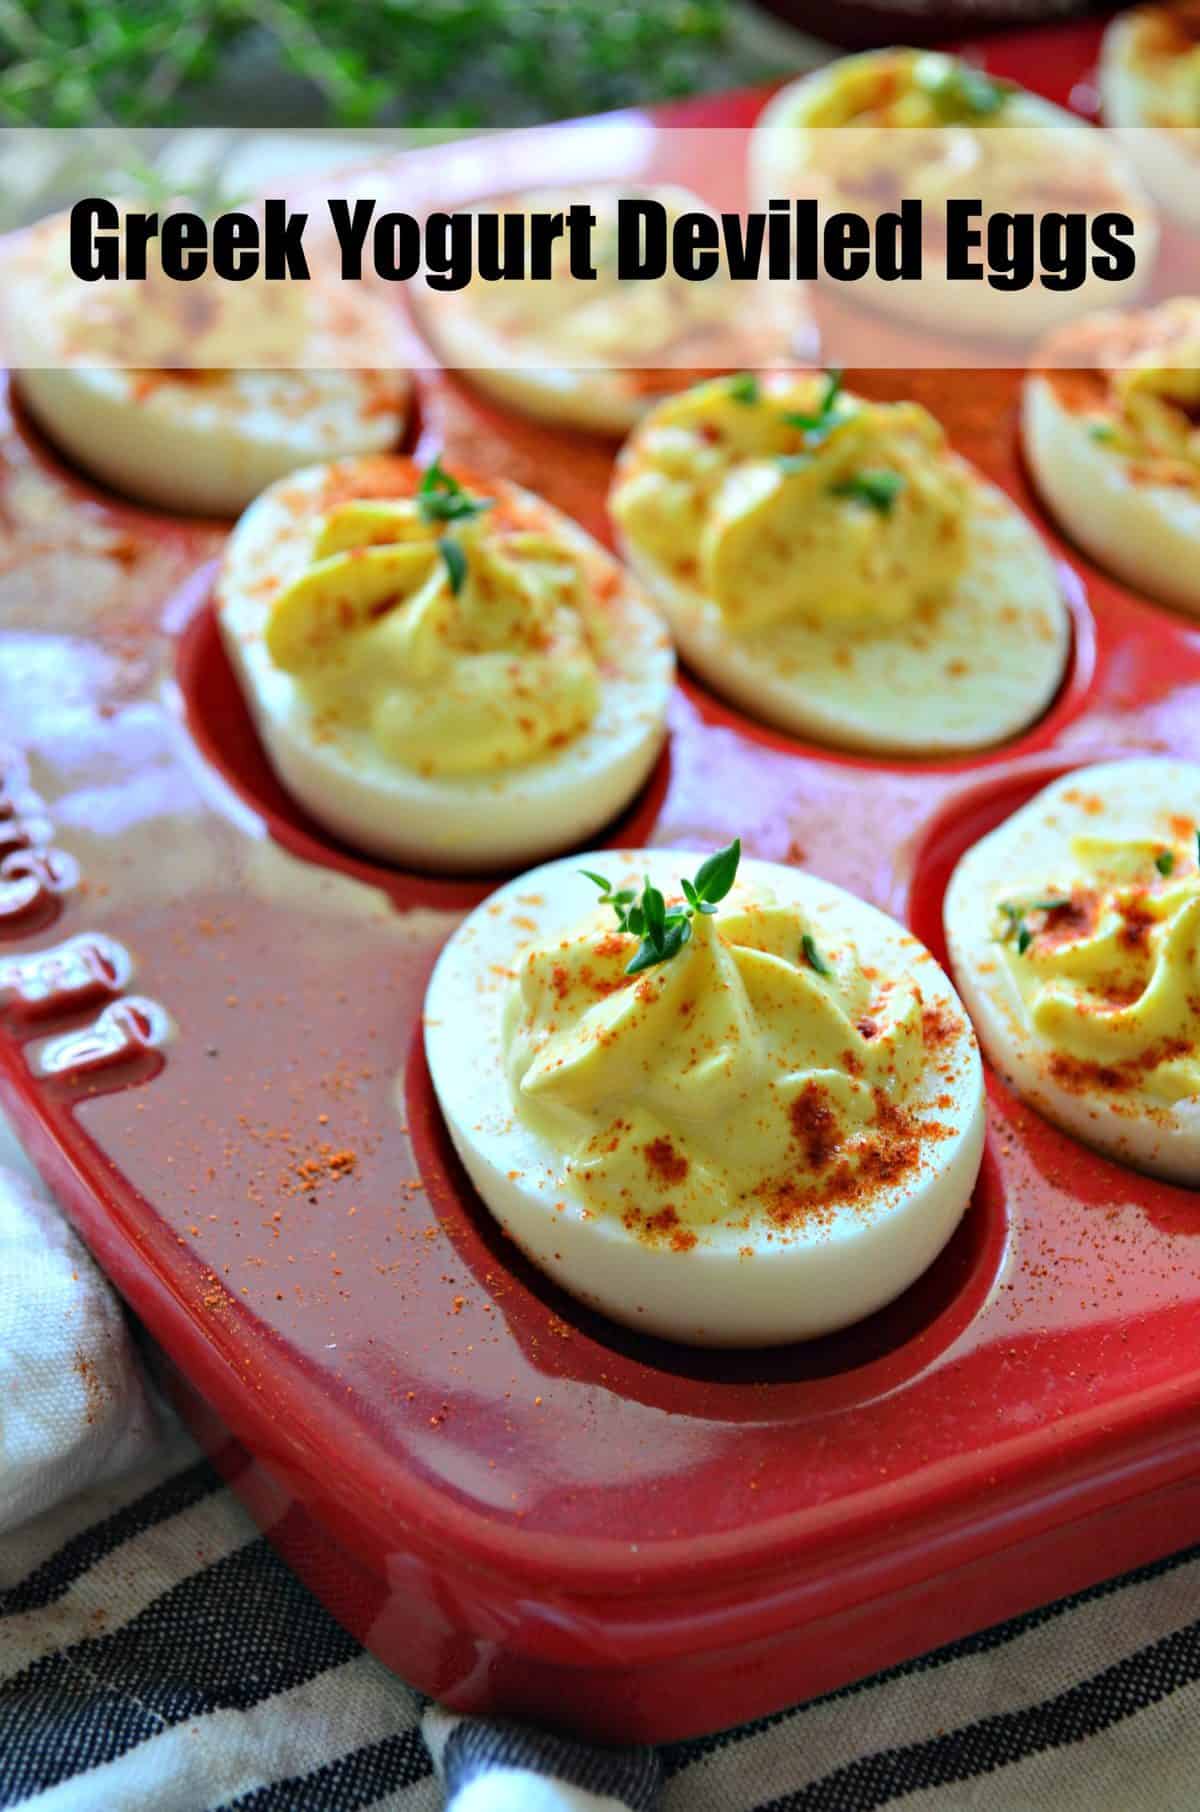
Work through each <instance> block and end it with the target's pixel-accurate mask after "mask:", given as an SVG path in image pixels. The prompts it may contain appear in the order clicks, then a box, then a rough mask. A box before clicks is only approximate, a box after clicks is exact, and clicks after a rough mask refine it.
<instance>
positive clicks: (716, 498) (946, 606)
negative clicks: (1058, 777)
mask: <svg viewBox="0 0 1200 1812" xmlns="http://www.w3.org/2000/svg"><path fill="white" fill-rule="evenodd" d="M610 509H611V512H612V516H613V519H614V522H615V524H616V528H617V532H618V536H619V539H620V544H621V547H622V551H623V553H624V555H625V557H626V559H627V560H628V562H629V564H630V566H631V567H632V569H633V570H634V571H635V572H636V573H637V574H638V575H639V576H640V577H641V578H642V579H643V581H644V582H645V584H646V586H647V588H648V589H649V590H650V591H651V593H652V594H653V596H654V598H655V600H656V601H657V602H658V603H659V605H660V606H661V607H662V609H663V610H664V612H665V613H666V615H667V617H668V619H669V621H670V624H671V627H672V630H673V631H674V634H675V638H676V642H677V645H678V647H679V650H680V652H681V654H682V655H683V657H684V658H685V660H687V661H688V662H689V664H690V665H691V666H692V667H693V668H694V669H695V670H696V672H697V673H698V674H700V676H701V677H702V678H703V679H705V680H706V681H707V682H708V683H709V684H710V685H711V686H712V687H713V688H714V690H716V691H718V692H720V693H722V694H723V695H724V696H726V697H728V698H730V699H732V700H734V702H735V703H737V704H739V705H740V706H742V708H743V709H744V710H746V711H748V712H749V713H750V714H751V715H752V716H754V717H757V718H759V719H762V720H764V721H765V722H767V723H771V724H774V725H777V726H778V727H780V728H781V729H784V730H788V731H791V732H792V733H794V734H796V735H801V736H813V737H817V738H819V739H821V740H823V741H826V742H831V743H835V744H839V745H841V746H844V747H847V748H854V749H863V750H868V751H871V752H875V753H893V754H902V755H944V754H951V753H955V752H957V751H961V750H968V749H975V748H984V747H987V746H989V745H990V744H993V743H997V742H1001V741H1003V740H1004V739H1005V738H1006V737H1009V736H1013V735H1015V734H1016V733H1017V732H1018V731H1020V730H1022V729H1024V728H1025V727H1026V726H1027V725H1029V724H1030V723H1032V722H1033V721H1034V720H1035V719H1036V718H1038V717H1039V716H1040V715H1041V714H1042V712H1043V711H1044V710H1045V709H1046V707H1047V705H1048V704H1049V703H1050V701H1051V699H1052V698H1053V697H1054V694H1055V692H1056V691H1057V689H1058V686H1059V683H1060V681H1061V679H1062V676H1063V672H1064V669H1065V666H1066V662H1067V656H1068V652H1069V647H1070V622H1069V617H1068V613H1067V609H1066V606H1065V604H1064V602H1063V599H1062V597H1061V595H1060V592H1059V587H1058V581H1057V578H1056V575H1055V571H1054V568H1053V566H1052V564H1051V562H1050V560H1049V558H1048V556H1047V554H1046V552H1045V549H1044V548H1043V546H1042V543H1041V541H1040V539H1039V537H1038V536H1037V534H1036V533H1035V531H1034V530H1033V528H1032V526H1031V525H1030V524H1029V522H1028V521H1027V520H1026V518H1025V517H1024V516H1023V515H1022V513H1021V512H1020V511H1019V510H1018V509H1017V508H1016V507H1015V506H1014V505H1013V504H1012V503H1010V502H1009V501H1008V499H1007V498H1006V497H1005V496H1004V495H1003V494H1002V493H1001V492H1000V491H999V490H997V489H996V487H995V486H993V485H991V484H989V483H988V482H987V481H986V480H985V479H983V478H982V477H981V476H980V475H979V474H978V473H977V472H975V471H974V470H973V468H972V467H970V466H969V465H967V464H966V463H965V461H963V460H962V459H960V458H958V457H957V455H955V454H954V453H953V452H952V451H951V450H950V448H949V447H948V446H947V444H946V440H945V436H944V434H943V432H942V429H941V427H940V425H939V424H938V423H937V422H936V421H935V420H934V418H933V417H932V416H931V415H929V414H928V413H927V412H926V411H925V410H924V409H922V408H920V407H919V406H918V405H917V404H915V403H910V402H901V403H870V402H866V401H864V400H863V399H862V398H860V397H856V396H852V395H851V394H850V393H848V392H847V391H845V390H844V389H842V388H841V385H840V381H839V379H838V377H837V375H836V374H834V375H831V376H828V377H820V376H813V375H795V374H793V375H780V376H777V377H773V378H770V379H764V380H759V379H757V378H754V377H752V376H749V375H744V376H742V377H739V378H735V379H715V380H713V381H712V382H710V383H708V384H703V385H699V386H697V387H696V388H694V389H692V390H689V391H687V392H686V393H685V394H684V395H682V396H678V397H673V398H671V399H669V400H668V401H666V402H664V403H661V404H660V405H659V406H658V407H657V408H656V409H655V410H654V412H653V413H652V414H651V415H650V416H649V417H647V419H646V421H645V422H644V423H643V424H642V425H641V427H639V428H638V429H637V430H636V431H635V432H634V434H633V435H632V436H631V438H630V439H629V440H628V441H627V442H626V444H625V446H624V448H623V449H622V452H621V455H620V458H619V460H618V464H617V472H616V477H615V480H614V484H613V489H612V492H611V496H610Z"/></svg>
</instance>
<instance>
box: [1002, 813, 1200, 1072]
mask: <svg viewBox="0 0 1200 1812" xmlns="http://www.w3.org/2000/svg"><path fill="white" fill-rule="evenodd" d="M1195 850H1196V837H1195V830H1194V828H1192V827H1190V826H1189V827H1187V828H1186V829H1185V828H1184V827H1183V826H1182V825H1180V827H1179V830H1178V833H1177V834H1175V835H1173V836H1172V838H1170V839H1169V840H1168V841H1166V842H1158V843H1155V842H1151V841H1145V842H1142V841H1124V842H1113V841H1109V840H1106V839H1103V838H1099V837H1075V838H1073V839H1072V842H1071V855H1072V858H1073V860H1072V869H1073V874H1072V878H1071V880H1070V883H1069V884H1068V885H1057V886H1050V887H1047V888H1046V889H1045V890H1044V891H1042V892H1040V893H1037V894H1036V895H1032V894H1028V893H1027V894H1026V895H1025V896H1024V903H1023V901H1022V897H1021V896H1019V895H1013V896H1011V897H1010V898H1009V899H1008V900H1007V901H1006V902H1005V903H1004V905H1002V907H1001V914H1000V926H999V929H1000V935H1001V937H1002V939H1003V943H1002V948H1003V949H1004V951H1005V954H1006V960H1007V962H1008V965H1009V970H1010V973H1011V975H1012V977H1013V980H1014V981H1015V983H1016V985H1017V988H1018V990H1019V992H1020V995H1021V999H1022V1001H1023V1002H1024V1006H1025V1010H1026V1012H1027V1014H1028V1016H1029V1021H1030V1023H1031V1025H1032V1026H1033V1028H1034V1030H1035V1031H1036V1032H1037V1033H1038V1035H1039V1036H1040V1037H1041V1038H1042V1039H1044V1040H1045V1042H1046V1043H1047V1044H1048V1045H1049V1046H1050V1047H1051V1052H1052V1055H1051V1058H1050V1065H1049V1067H1050V1073H1051V1074H1052V1075H1053V1076H1054V1077H1055V1078H1056V1080H1058V1081H1060V1082H1062V1083H1063V1084H1065V1085H1066V1086H1068V1087H1072V1088H1076V1089H1079V1090H1084V1089H1087V1088H1089V1087H1093V1088H1096V1087H1098V1088H1105V1089H1123V1090H1137V1091H1139V1092H1140V1093H1143V1094H1145V1095H1147V1096H1148V1097H1150V1098H1151V1100H1153V1101H1156V1102H1160V1103H1170V1102H1174V1101H1178V1100H1181V1099H1183V1098H1184V1097H1187V1096H1192V1097H1194V1096H1196V1095H1197V1094H1200V871H1198V869H1197V866H1196V856H1195ZM1164 869H1165V870H1167V871H1168V872H1163V871H1164ZM1014 914H1015V915H1016V916H1015V917H1014ZM1019 924H1023V925H1024V926H1025V928H1026V932H1025V937H1024V939H1023V940H1022V939H1021V934H1020V932H1019V931H1018V929H1017V926H1018V925H1019ZM1020 941H1024V942H1025V944H1026V947H1025V949H1024V952H1023V953H1022V952H1021V950H1020V947H1019V942H1020Z"/></svg>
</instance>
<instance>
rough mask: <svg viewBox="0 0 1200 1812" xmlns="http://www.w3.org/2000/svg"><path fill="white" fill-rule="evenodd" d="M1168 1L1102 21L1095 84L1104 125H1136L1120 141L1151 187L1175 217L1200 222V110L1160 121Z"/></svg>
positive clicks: (1168, 14) (1139, 7)
mask: <svg viewBox="0 0 1200 1812" xmlns="http://www.w3.org/2000/svg"><path fill="white" fill-rule="evenodd" d="M1174 11H1176V8H1174V7H1172V6H1137V7H1133V8H1132V9H1131V10H1130V11H1129V12H1123V13H1118V14H1117V16H1116V18H1115V19H1112V20H1110V21H1109V23H1108V25H1107V26H1106V27H1105V31H1104V37H1103V39H1102V41H1101V45H1100V63H1099V67H1098V70H1097V77H1096V80H1097V86H1098V87H1099V90H1100V105H1101V112H1102V115H1103V119H1104V123H1105V125H1106V126H1115V127H1118V128H1128V127H1134V128H1136V130H1134V131H1129V132H1126V133H1125V134H1124V136H1123V140H1122V143H1123V145H1124V147H1125V149H1126V150H1127V151H1128V154H1129V159H1130V162H1131V163H1132V164H1133V165H1134V166H1135V167H1136V169H1137V172H1138V174H1139V176H1140V177H1141V178H1142V180H1143V182H1144V183H1145V184H1146V187H1147V188H1148V189H1149V191H1150V193H1151V194H1152V195H1153V196H1154V197H1155V198H1156V199H1157V200H1158V201H1160V202H1161V203H1162V204H1163V206H1164V207H1166V208H1169V209H1170V211H1171V213H1172V214H1173V215H1174V216H1175V217H1176V219H1178V220H1182V221H1186V222H1187V224H1188V225H1190V226H1200V110H1198V111H1197V114H1196V118H1195V120H1194V121H1193V122H1192V124H1191V125H1190V126H1188V125H1183V124H1182V122H1181V128H1182V129H1180V128H1178V127H1174V128H1173V127H1170V126H1165V125H1163V124H1162V116H1161V113H1160V112H1159V110H1158V105H1157V103H1158V102H1159V101H1160V99H1161V92H1162V83H1161V71H1162V61H1163V58H1164V57H1165V56H1167V55H1169V52H1168V51H1166V50H1164V47H1163V40H1164V38H1165V37H1168V36H1169V22H1170V19H1171V15H1172V13H1173V12H1174Z"/></svg>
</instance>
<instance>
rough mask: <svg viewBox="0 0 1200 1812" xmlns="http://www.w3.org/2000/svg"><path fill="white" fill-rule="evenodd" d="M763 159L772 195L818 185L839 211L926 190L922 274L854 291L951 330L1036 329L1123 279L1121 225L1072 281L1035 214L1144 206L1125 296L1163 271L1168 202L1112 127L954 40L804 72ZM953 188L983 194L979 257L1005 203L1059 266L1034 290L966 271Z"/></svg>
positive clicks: (1050, 267)
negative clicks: (956, 270)
mask: <svg viewBox="0 0 1200 1812" xmlns="http://www.w3.org/2000/svg"><path fill="white" fill-rule="evenodd" d="M749 165H750V186H751V193H752V195H753V197H754V201H755V205H756V206H759V207H763V206H766V205H767V204H768V203H769V202H770V201H771V200H772V199H775V198H778V197H787V196H809V197H816V198H818V199H819V200H821V201H822V202H823V203H824V205H825V206H826V207H827V208H829V209H848V210H851V211H853V212H857V213H859V214H867V215H874V214H876V213H878V212H880V211H882V210H891V209H896V208H898V207H899V205H900V203H901V201H902V200H905V199H911V200H917V201H919V202H920V203H921V207H922V215H923V222H922V224H923V233H924V259H923V269H922V275H921V279H920V281H919V282H917V281H913V282H895V281H888V280H887V279H886V277H885V276H883V275H881V274H880V273H879V272H878V271H877V270H876V269H875V267H874V266H873V265H872V266H871V268H869V269H868V270H867V271H866V272H864V274H863V276H862V278H861V279H860V280H859V281H857V282H856V283H855V284H854V285H853V290H854V296H855V299H856V300H863V301H869V302H871V303H872V304H873V305H874V306H875V307H877V308H882V309H883V310H885V311H886V312H887V313H888V314H889V315H891V316H904V317H906V318H907V319H909V320H911V321H913V322H917V323H921V324H923V325H925V326H927V327H932V328H938V329H944V330H945V331H947V332H949V333H951V334H973V335H984V336H995V337H998V338H1001V339H1004V340H1011V339H1013V338H1016V339H1022V338H1025V337H1027V336H1030V335H1035V334H1037V333H1040V332H1044V331H1045V330H1046V329H1047V328H1048V327H1050V326H1052V325H1053V324H1055V323H1056V322H1058V321H1062V320H1063V319H1065V318H1069V317H1074V316H1078V315H1079V314H1081V313H1084V312H1085V311H1086V310H1087V309H1089V308H1095V307H1097V306H1098V305H1099V302H1100V301H1101V299H1109V298H1110V297H1111V293H1112V287H1113V286H1112V283H1111V282H1110V281H1107V280H1106V277H1105V276H1104V275H1103V274H1101V271H1107V270H1108V269H1109V258H1108V253H1109V252H1110V251H1111V244H1110V241H1109V239H1108V237H1107V235H1106V233H1101V235H1100V237H1099V238H1097V239H1096V241H1095V243H1096V249H1097V250H1098V251H1099V252H1101V253H1102V254H1103V255H1102V257H1101V261H1100V266H1101V268H1100V269H1099V270H1098V269H1097V268H1096V267H1095V262H1094V260H1092V259H1091V258H1090V257H1089V258H1088V259H1084V260H1080V261H1079V269H1078V271H1077V273H1076V272H1073V273H1072V281H1071V282H1070V283H1068V284H1064V283H1063V282H1062V281H1060V280H1057V279H1058V263H1057V261H1058V259H1059V258H1060V257H1063V256H1065V253H1064V250H1063V247H1064V241H1063V240H1061V239H1055V238H1051V237H1046V238H1045V239H1043V236H1042V234H1041V233H1039V234H1038V235H1036V236H1033V235H1032V222H1033V219H1034V218H1035V217H1045V218H1046V219H1047V220H1049V218H1050V217H1051V215H1057V214H1059V213H1061V212H1064V211H1069V210H1083V211H1085V212H1086V213H1087V215H1088V216H1089V217H1090V219H1091V222H1092V223H1093V229H1094V230H1095V229H1096V228H1098V226H1099V223H1100V221H1101V220H1102V219H1103V218H1104V217H1106V216H1108V215H1125V216H1128V217H1129V219H1130V220H1131V222H1132V224H1133V238H1132V241H1131V242H1130V243H1131V244H1132V247H1133V249H1134V253H1135V256H1134V260H1133V270H1132V273H1131V274H1129V275H1127V276H1125V277H1123V278H1122V281H1121V295H1122V299H1123V300H1125V301H1130V300H1132V299H1133V298H1134V296H1135V294H1136V293H1137V292H1139V291H1140V290H1141V289H1142V288H1143V287H1144V285H1145V283H1146V282H1147V281H1148V280H1149V276H1150V272H1151V269H1152V266H1153V262H1154V255H1155V252H1156V250H1157V246H1158V223H1157V218H1156V214H1155V210H1154V207H1153V204H1152V203H1151V201H1150V199H1149V197H1148V196H1147V195H1146V193H1145V192H1144V190H1143V188H1142V185H1141V183H1140V181H1139V180H1138V177H1137V175H1136V173H1135V171H1134V169H1133V167H1132V164H1131V161H1130V159H1129V158H1128V157H1127V156H1126V155H1125V152H1124V150H1123V148H1122V147H1121V146H1119V145H1117V144H1116V143H1115V142H1113V139H1112V136H1111V135H1108V136H1106V135H1105V134H1103V133H1099V132H1096V131H1095V130H1094V129H1093V128H1091V127H1090V126H1087V125H1085V124H1084V123H1083V122H1082V121H1081V120H1080V119H1079V118H1078V116H1077V115H1075V114H1072V113H1070V112H1068V111H1067V110H1066V109H1065V108H1062V107H1057V106H1055V105H1054V104H1053V103H1051V102H1050V101H1047V100H1044V99H1043V98H1042V97H1041V96H1040V95H1035V94H1031V93H1030V92H1029V91H1028V90H1027V89H1024V88H1021V87H1019V86H1018V85H1016V84H1015V83H1012V82H1006V81H1002V80H1000V79H998V78H997V77H994V76H991V75H989V74H988V73H987V72H986V71H985V70H983V69H981V68H978V67H977V66H976V65H975V64H973V63H970V62H967V61H965V60H964V59H962V58H960V57H955V56H950V55H947V54H945V53H944V52H941V51H932V50H913V49H907V48H903V47H896V48H890V49H884V50H871V51H865V52H863V53H861V54H859V55H856V56H847V57H839V58H838V59H836V60H835V61H834V62H831V63H827V64H825V65H823V66H822V67H821V68H818V69H815V70H813V71H812V72H810V73H809V74H808V75H805V76H802V77H801V78H800V79H799V80H798V81H795V82H791V83H789V84H788V85H787V86H786V87H784V88H782V89H780V91H779V93H778V94H776V95H775V96H774V97H773V98H772V99H771V101H770V102H769V103H768V105H767V106H766V108H765V109H764V111H763V113H762V114H761V116H760V118H759V119H758V121H757V122H756V124H755V126H754V128H753V131H752V133H751V138H750V149H749ZM950 200H955V201H959V200H975V201H977V202H978V204H979V214H978V217H977V219H976V222H975V224H976V225H977V226H981V227H983V233H982V237H981V242H980V245H979V246H978V247H977V248H972V254H971V256H970V258H969V262H970V264H971V265H973V266H981V267H982V266H985V265H986V263H987V257H986V254H987V248H988V239H987V232H986V224H985V223H986V221H987V220H988V218H989V217H990V216H993V215H995V216H997V217H999V216H1002V215H1012V216H1014V217H1017V218H1021V217H1028V218H1029V220H1030V223H1031V239H1030V244H1029V252H1030V256H1031V258H1033V261H1034V267H1035V269H1037V268H1042V269H1044V270H1045V271H1046V273H1047V274H1049V275H1053V276H1054V277H1055V279H1056V280H1055V281H1054V282H1052V283H1048V284H1043V283H1041V282H1038V281H1034V282H1029V283H1027V284H1025V285H1024V286H1022V287H1019V288H1018V287H1016V286H1014V285H1012V284H1002V285H1000V286H993V284H991V283H990V282H988V281H987V280H986V278H985V277H984V276H982V275H981V276H980V278H979V279H978V280H966V279H960V278H957V277H956V278H954V279H953V280H952V279H951V276H950V274H949V271H948V268H947V237H946V230H945V229H946V226H947V215H946V204H947V202H948V201H950ZM1015 232H1016V228H1014V234H1015ZM1014 243H1015V241H1014ZM1006 249H1007V248H1000V247H998V248H997V253H996V258H995V260H994V262H996V263H997V264H1000V265H1001V266H1003V258H1004V256H1005V252H1006ZM1034 254H1036V257H1034ZM1076 276H1077V278H1078V280H1077V281H1076V280H1075V277H1076Z"/></svg>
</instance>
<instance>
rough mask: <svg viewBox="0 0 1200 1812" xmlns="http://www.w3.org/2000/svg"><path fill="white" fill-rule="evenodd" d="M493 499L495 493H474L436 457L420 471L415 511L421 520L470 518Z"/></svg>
mask: <svg viewBox="0 0 1200 1812" xmlns="http://www.w3.org/2000/svg"><path fill="white" fill-rule="evenodd" d="M495 501H496V500H495V498H494V497H473V496H472V495H471V493H470V491H468V490H467V488H466V486H465V485H463V484H460V483H459V481H458V479H457V478H455V477H454V476H453V474H452V473H450V472H447V470H446V468H445V466H443V464H442V462H441V459H440V457H439V458H437V459H435V460H434V461H433V463H432V464H431V465H428V466H426V468H425V470H424V472H423V473H422V475H421V484H420V488H419V489H418V491H417V513H418V515H419V516H420V518H421V521H422V522H469V521H471V520H472V518H473V517H475V516H482V515H483V512H484V511H485V510H490V509H491V508H492V506H493V504H494V503H495Z"/></svg>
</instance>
